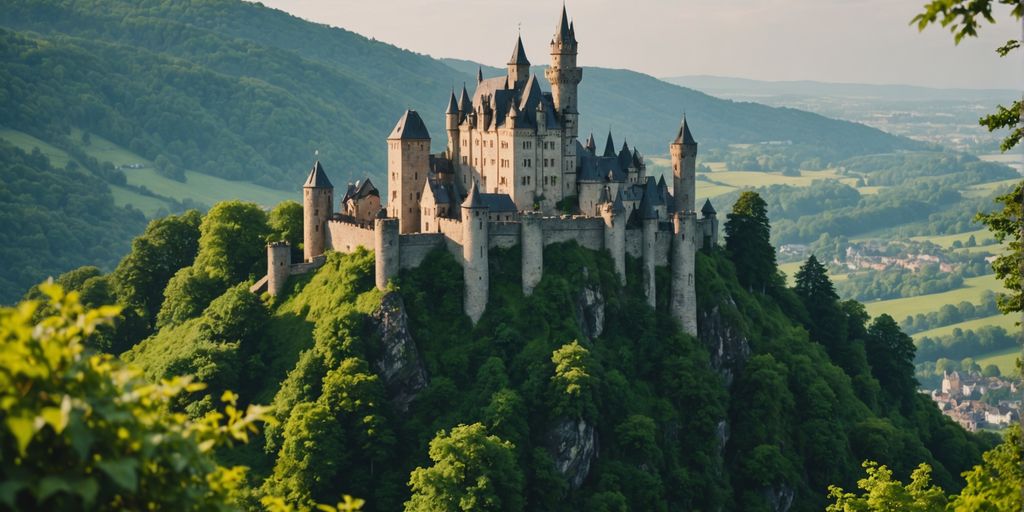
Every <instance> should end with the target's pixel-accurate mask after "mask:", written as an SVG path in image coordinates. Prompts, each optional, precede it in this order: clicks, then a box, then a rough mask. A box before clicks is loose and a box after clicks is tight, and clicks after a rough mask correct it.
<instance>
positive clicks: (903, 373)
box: [865, 314, 917, 405]
mask: <svg viewBox="0 0 1024 512" xmlns="http://www.w3.org/2000/svg"><path fill="white" fill-rule="evenodd" d="M867 334H868V335H867V339H866V340H865V349H866V350H867V355H868V364H870V365H871V371H872V373H873V374H874V376H875V378H876V379H878V382H879V383H881V385H882V392H883V393H884V394H886V395H888V396H890V397H891V398H892V399H893V400H894V401H895V402H894V403H902V404H904V405H908V404H909V403H910V401H911V400H912V399H913V397H914V394H915V393H916V391H915V390H916V388H917V379H916V378H915V377H914V352H915V350H916V348H915V347H914V339H913V338H911V337H910V336H907V335H906V334H904V333H903V331H901V330H900V327H899V325H897V324H896V321H895V320H893V319H892V317H891V316H889V315H886V314H882V315H880V316H878V317H877V318H875V320H874V321H873V322H871V326H870V327H869V328H868V333H867Z"/></svg>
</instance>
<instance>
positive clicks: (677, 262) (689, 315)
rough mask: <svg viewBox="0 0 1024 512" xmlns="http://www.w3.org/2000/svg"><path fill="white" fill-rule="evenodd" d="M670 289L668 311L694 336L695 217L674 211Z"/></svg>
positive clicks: (695, 324) (695, 215)
mask: <svg viewBox="0 0 1024 512" xmlns="http://www.w3.org/2000/svg"><path fill="white" fill-rule="evenodd" d="M672 221H673V235H672V256H671V257H672V288H671V290H670V297H669V312H670V313H671V314H672V317H673V318H675V319H676V321H677V322H679V325H680V327H682V328H683V331H685V332H686V333H688V334H690V335H692V336H696V335H697V290H696V285H695V283H694V276H693V274H694V257H695V252H696V249H697V248H696V244H695V237H696V234H697V214H696V213H694V212H686V213H682V212H678V211H677V212H675V214H673V216H672Z"/></svg>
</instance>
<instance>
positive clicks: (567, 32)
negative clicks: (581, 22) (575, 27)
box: [555, 4, 572, 42]
mask: <svg viewBox="0 0 1024 512" xmlns="http://www.w3.org/2000/svg"><path fill="white" fill-rule="evenodd" d="M555 41H562V42H570V41H572V30H571V29H570V28H569V15H568V14H566V12H565V5H564V4H563V5H562V18H561V19H560V20H558V28H557V29H555Z"/></svg>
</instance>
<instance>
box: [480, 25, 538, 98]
mask: <svg viewBox="0 0 1024 512" xmlns="http://www.w3.org/2000/svg"><path fill="white" fill-rule="evenodd" d="M477 78H480V76H479V75H478V77H477ZM528 78H530V60H529V59H527V58H526V50H524V49H523V37H522V36H519V37H517V38H516V48H515V50H512V58H510V59H509V60H508V83H509V86H510V87H511V86H514V85H515V84H517V83H519V82H525V81H526V80H527V79H528Z"/></svg>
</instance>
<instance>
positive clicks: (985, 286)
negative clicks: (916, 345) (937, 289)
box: [864, 274, 1003, 322]
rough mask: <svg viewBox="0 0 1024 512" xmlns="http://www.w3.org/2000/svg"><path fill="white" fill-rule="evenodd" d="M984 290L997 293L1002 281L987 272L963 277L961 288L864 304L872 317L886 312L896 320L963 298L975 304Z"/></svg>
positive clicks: (1001, 287) (933, 309)
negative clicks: (981, 274) (982, 274)
mask: <svg viewBox="0 0 1024 512" xmlns="http://www.w3.org/2000/svg"><path fill="white" fill-rule="evenodd" d="M985 290H991V291H993V292H997V293H998V292H1001V291H1003V286H1002V283H1000V282H999V281H998V280H996V276H995V275H994V274H989V275H987V276H980V277H972V278H969V279H965V280H964V286H963V287H962V288H958V289H956V290H950V291H948V292H942V293H933V294H930V295H919V296H917V297H906V298H901V299H891V300H882V301H874V302H867V303H865V304H864V305H865V306H866V307H867V310H868V314H870V315H871V316H873V317H874V316H878V315H881V314H882V313H887V314H888V315H889V316H891V317H893V318H894V319H896V321H897V322H898V321H900V320H903V319H904V318H906V316H907V315H914V314H917V313H926V312H929V311H937V310H938V309H939V308H940V307H942V306H943V305H945V304H958V303H960V301H964V300H966V301H968V302H972V303H975V304H977V303H979V302H981V294H982V292H984V291H985Z"/></svg>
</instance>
